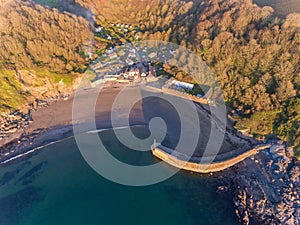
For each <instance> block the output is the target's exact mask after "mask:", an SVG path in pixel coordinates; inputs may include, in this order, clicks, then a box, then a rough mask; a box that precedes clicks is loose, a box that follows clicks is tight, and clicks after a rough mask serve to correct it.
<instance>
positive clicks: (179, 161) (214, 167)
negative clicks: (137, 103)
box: [151, 144, 271, 173]
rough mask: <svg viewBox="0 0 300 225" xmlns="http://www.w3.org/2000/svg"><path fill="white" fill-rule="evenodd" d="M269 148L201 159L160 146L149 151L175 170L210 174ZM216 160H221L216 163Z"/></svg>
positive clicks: (263, 147) (263, 146) (256, 148)
mask: <svg viewBox="0 0 300 225" xmlns="http://www.w3.org/2000/svg"><path fill="white" fill-rule="evenodd" d="M270 147H271V145H270V144H266V145H259V146H257V147H255V148H253V149H251V150H249V151H246V152H244V153H242V154H236V155H232V154H229V153H224V154H223V155H221V156H209V157H202V158H195V157H188V156H186V155H184V154H181V153H179V152H176V151H173V150H171V149H169V148H167V147H165V146H162V145H160V146H156V147H154V146H153V147H152V149H151V150H152V154H153V155H154V156H156V157H157V158H159V159H161V160H163V161H165V162H167V163H169V164H170V165H172V166H175V167H177V168H180V169H183V170H188V171H193V172H198V173H212V172H219V171H222V170H225V169H227V168H229V167H231V166H233V165H235V164H237V163H239V162H241V161H243V160H244V159H246V158H248V157H250V156H252V155H254V154H257V153H258V152H259V151H261V150H264V149H267V148H270ZM226 155H228V157H226ZM218 158H223V160H221V161H217V160H218Z"/></svg>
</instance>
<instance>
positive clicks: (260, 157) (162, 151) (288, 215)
mask: <svg viewBox="0 0 300 225" xmlns="http://www.w3.org/2000/svg"><path fill="white" fill-rule="evenodd" d="M152 153H153V155H154V156H156V157H158V158H160V159H162V160H163V161H165V162H167V163H169V164H170V165H173V166H175V167H179V168H182V169H184V170H188V171H193V172H199V173H212V172H217V171H219V173H217V176H218V177H219V178H220V180H223V181H225V183H227V185H225V186H221V187H219V189H218V190H219V191H230V192H232V193H233V195H234V199H233V200H234V204H235V206H236V214H237V216H238V218H239V220H240V222H241V223H243V224H244V225H250V224H260V225H299V224H300V163H299V161H297V159H296V158H294V157H293V149H292V148H289V147H287V146H286V145H285V144H282V143H276V144H266V145H260V146H257V147H256V148H253V149H252V150H249V151H247V152H245V153H243V154H240V155H237V154H236V156H234V157H232V158H229V159H227V160H224V158H226V157H222V160H223V161H217V160H215V161H213V162H212V163H211V164H205V162H206V161H207V160H209V161H211V160H212V159H206V160H205V159H204V160H202V161H201V162H202V164H200V163H199V162H200V160H199V159H193V158H190V159H188V157H187V156H184V155H182V154H180V153H178V152H174V151H173V150H171V149H168V148H166V147H164V146H153V148H152ZM231 156H232V155H231ZM227 158H228V157H227ZM187 160H189V161H187ZM193 160H194V161H197V162H193Z"/></svg>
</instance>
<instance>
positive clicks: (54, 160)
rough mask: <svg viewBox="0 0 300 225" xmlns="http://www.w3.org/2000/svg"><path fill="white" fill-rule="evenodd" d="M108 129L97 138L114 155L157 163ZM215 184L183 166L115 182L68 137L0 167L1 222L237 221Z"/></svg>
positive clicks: (142, 224) (225, 224) (154, 224)
mask: <svg viewBox="0 0 300 225" xmlns="http://www.w3.org/2000/svg"><path fill="white" fill-rule="evenodd" d="M136 132H138V133H146V131H144V130H141V128H136ZM112 134H113V132H112V131H107V132H103V133H101V134H100V137H101V138H102V140H103V142H104V143H105V145H106V147H107V148H109V149H110V151H111V153H112V154H113V155H114V156H115V157H117V158H118V159H121V160H122V161H125V162H128V163H132V164H136V165H145V164H151V163H154V162H157V159H154V158H153V157H152V155H151V153H150V152H144V153H142V152H137V151H131V150H129V149H127V148H126V147H124V146H123V145H122V144H121V143H119V142H118V141H117V140H116V139H115V137H113V135H112ZM169 169H170V170H172V169H174V168H172V167H170V168H169ZM218 185H220V183H219V181H218V180H216V179H215V178H212V177H208V176H207V175H199V174H191V173H189V172H185V171H180V172H178V173H177V174H176V175H174V176H173V177H172V178H170V179H168V180H166V181H164V182H162V183H159V184H156V185H151V186H146V187H128V186H123V185H120V184H116V183H113V182H111V181H108V180H106V179H105V178H103V177H101V176H100V175H98V174H97V173H96V172H94V171H93V170H92V169H91V168H90V167H89V166H88V164H87V163H86V162H85V161H84V159H83V158H82V156H81V154H80V152H79V150H78V148H77V146H76V143H75V140H74V139H73V138H71V139H68V140H65V141H63V142H60V143H56V144H53V145H51V146H48V147H45V148H43V149H42V150H39V151H37V152H36V153H34V155H32V156H30V157H27V158H24V159H21V160H18V161H16V162H13V163H10V164H9V165H5V166H1V167H0V224H1V225H2V224H3V225H14V224H18V225H19V224H22V225H23V224H24V225H25V224H28V225H35V224H39V225H41V224H42V225H53V224H55V225H56V224H68V225H71V224H75V225H77V224H78V225H81V224H82V225H86V224H89V225H92V224H104V225H115V224H116V225H119V224H130V225H131V224H139V225H166V224H172V225H183V224H184V225H195V224H205V225H220V224H222V225H235V224H239V223H238V221H237V218H236V216H235V214H234V208H233V202H232V201H231V199H230V198H231V197H230V196H229V194H228V193H217V192H216V190H217V187H218Z"/></svg>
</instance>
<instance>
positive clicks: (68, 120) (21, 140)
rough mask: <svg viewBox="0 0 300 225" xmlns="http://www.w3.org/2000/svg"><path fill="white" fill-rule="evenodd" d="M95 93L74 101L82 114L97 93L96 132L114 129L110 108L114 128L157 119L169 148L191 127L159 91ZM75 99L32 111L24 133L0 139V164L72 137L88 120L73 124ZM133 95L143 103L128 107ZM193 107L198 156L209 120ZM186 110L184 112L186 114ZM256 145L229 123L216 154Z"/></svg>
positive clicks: (119, 88)
mask: <svg viewBox="0 0 300 225" xmlns="http://www.w3.org/2000/svg"><path fill="white" fill-rule="evenodd" d="M98 92H99V89H98V88H85V89H82V90H81V91H80V94H79V95H78V96H76V101H77V102H79V104H80V108H82V109H83V112H84V110H85V107H86V106H85V104H84V102H85V100H86V99H88V98H89V97H90V96H92V95H93V96H94V95H98V94H99V95H98V99H97V102H96V105H95V121H96V128H97V129H105V128H111V127H113V124H112V122H111V116H112V109H113V114H114V115H117V122H116V123H117V125H116V124H114V127H115V126H124V125H126V123H127V122H128V120H129V124H130V125H143V124H144V125H147V124H148V123H149V121H151V119H152V118H154V117H159V118H161V119H162V120H164V121H165V123H166V125H167V135H166V138H165V140H164V143H165V144H166V145H167V146H168V147H170V148H175V147H176V145H177V144H178V141H179V140H178V139H179V137H180V134H181V132H182V131H181V125H180V123H187V124H188V125H189V126H193V124H192V123H193V121H190V118H189V116H186V118H181V121H180V118H179V116H178V112H176V109H175V108H174V107H173V106H172V105H171V104H169V103H167V102H166V100H164V98H165V96H166V94H164V93H162V92H159V91H157V92H156V91H154V90H151V89H149V88H147V87H145V86H129V87H126V85H124V84H119V83H117V82H107V83H106V84H105V85H104V86H103V87H102V88H101V92H100V93H98ZM120 93H121V94H120ZM119 94H120V95H121V96H122V101H120V102H121V103H118V105H114V102H115V101H116V98H117V97H118V95H119ZM74 96H75V94H74V93H73V94H72V95H71V96H70V97H69V98H68V99H63V100H59V101H56V102H54V103H52V104H50V105H49V106H48V107H45V108H42V109H39V110H38V111H35V112H32V118H33V122H32V123H31V124H30V125H29V127H28V128H27V129H26V130H25V131H18V132H16V133H14V134H13V135H11V136H10V137H9V138H6V139H3V140H1V142H0V146H1V149H0V153H1V158H0V161H2V162H3V161H5V160H8V159H9V158H12V157H15V156H16V155H20V154H23V153H25V152H27V151H30V150H32V149H34V148H37V147H39V146H41V145H45V144H48V143H50V142H53V141H58V140H60V139H63V138H66V137H69V136H72V135H73V127H72V123H81V124H83V123H85V122H87V120H89V118H84V113H83V116H82V117H80V113H79V118H80V119H79V120H78V121H72V108H73V103H74ZM136 96H138V98H141V99H142V100H141V101H138V102H137V103H136V104H134V106H133V107H131V104H132V99H134V98H136ZM147 96H151V97H147ZM167 98H175V100H178V99H179V98H178V97H176V96H167ZM195 107H196V108H197V113H198V117H199V121H200V126H201V129H200V137H199V140H198V143H197V145H196V151H195V152H194V153H193V157H201V156H202V155H203V153H204V151H205V149H206V145H207V142H208V140H209V137H210V130H211V120H210V112H209V107H208V106H205V105H200V104H196V103H195ZM189 110H190V109H186V114H187V113H188V112H189ZM128 111H130V114H129V116H128V115H127V114H126V113H125V112H128ZM128 117H129V118H128ZM187 132H190V131H187ZM191 132H192V131H191ZM255 144H258V142H257V141H255V140H253V139H250V138H248V137H245V136H242V135H241V134H240V133H238V132H237V131H235V130H234V129H233V126H232V124H231V123H230V122H229V121H228V123H227V129H226V134H225V136H224V140H223V143H222V145H221V149H220V151H219V153H218V154H219V155H220V156H221V155H223V156H224V153H226V157H233V156H234V155H237V154H241V153H243V152H245V151H247V150H250V149H251V148H253V146H254V145H255ZM179 150H180V151H181V152H182V153H183V154H185V153H186V152H185V151H189V149H179Z"/></svg>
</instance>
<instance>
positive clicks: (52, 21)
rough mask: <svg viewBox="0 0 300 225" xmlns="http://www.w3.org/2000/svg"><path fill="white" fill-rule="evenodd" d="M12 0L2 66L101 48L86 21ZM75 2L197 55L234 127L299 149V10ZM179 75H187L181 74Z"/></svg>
mask: <svg viewBox="0 0 300 225" xmlns="http://www.w3.org/2000/svg"><path fill="white" fill-rule="evenodd" d="M2 1H3V0H2ZM4 2H9V0H4ZM11 2H12V1H11ZM13 2H14V3H10V4H11V5H10V6H9V7H5V8H6V10H1V13H0V17H1V20H2V21H4V23H1V25H2V26H3V27H1V32H2V35H1V42H0V46H1V47H0V62H1V64H0V65H1V66H2V68H4V69H20V68H31V67H35V66H37V67H43V68H48V69H49V70H51V71H54V72H56V73H68V72H71V71H79V72H80V71H83V70H84V68H85V67H86V66H87V62H88V57H87V55H86V52H87V49H90V48H94V49H97V48H98V47H99V43H97V42H94V46H91V43H92V42H91V40H93V33H92V32H91V27H90V24H89V22H90V21H89V22H88V20H87V18H84V17H82V16H79V17H78V16H75V14H71V13H72V12H71V13H66V12H63V10H57V9H50V8H47V7H46V8H45V7H42V6H39V5H37V4H33V3H32V2H22V1H19V0H18V1H13ZM76 2H77V3H78V4H81V6H82V7H86V8H89V9H90V10H91V12H93V13H94V15H95V21H96V23H97V24H98V25H103V26H105V24H107V23H110V22H114V23H117V22H122V23H128V24H132V25H134V26H135V27H138V31H139V33H138V35H139V37H141V39H145V40H147V39H156V40H164V41H170V42H173V43H178V44H180V45H183V46H186V47H187V48H189V49H191V50H193V51H194V52H196V53H197V54H198V55H199V56H201V57H202V58H203V60H205V62H206V63H207V64H208V65H209V66H210V67H211V69H212V70H213V71H214V72H215V74H216V76H217V79H218V81H219V84H220V86H221V88H222V89H223V91H224V98H225V100H226V103H227V104H228V106H229V107H230V108H232V109H235V110H237V112H238V113H239V119H238V123H237V125H236V126H237V128H239V129H249V131H250V132H251V133H253V134H255V135H264V136H269V137H275V136H278V137H281V138H282V139H284V140H286V141H287V142H288V143H289V144H290V145H292V146H294V147H295V149H296V150H297V151H298V154H299V151H300V150H299V145H300V128H299V126H300V122H299V121H300V114H299V112H300V100H299V95H300V88H299V87H300V14H297V13H292V14H289V15H287V16H286V17H281V18H277V17H276V16H275V15H274V10H273V9H272V8H271V7H268V6H266V7H263V8H260V7H258V6H257V5H253V4H252V1H251V0H207V1H200V0H194V1H174V0H153V1H139V0H135V1H124V0H111V1H96V0H95V1H94V0H76ZM1 4H3V3H1ZM70 4H71V3H70ZM3 8H4V7H1V9H3ZM7 9H9V10H7ZM75 13H76V12H75ZM100 42H101V40H100ZM177 78H178V79H183V80H184V79H187V78H186V77H185V76H184V75H183V74H182V73H178V74H177Z"/></svg>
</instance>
